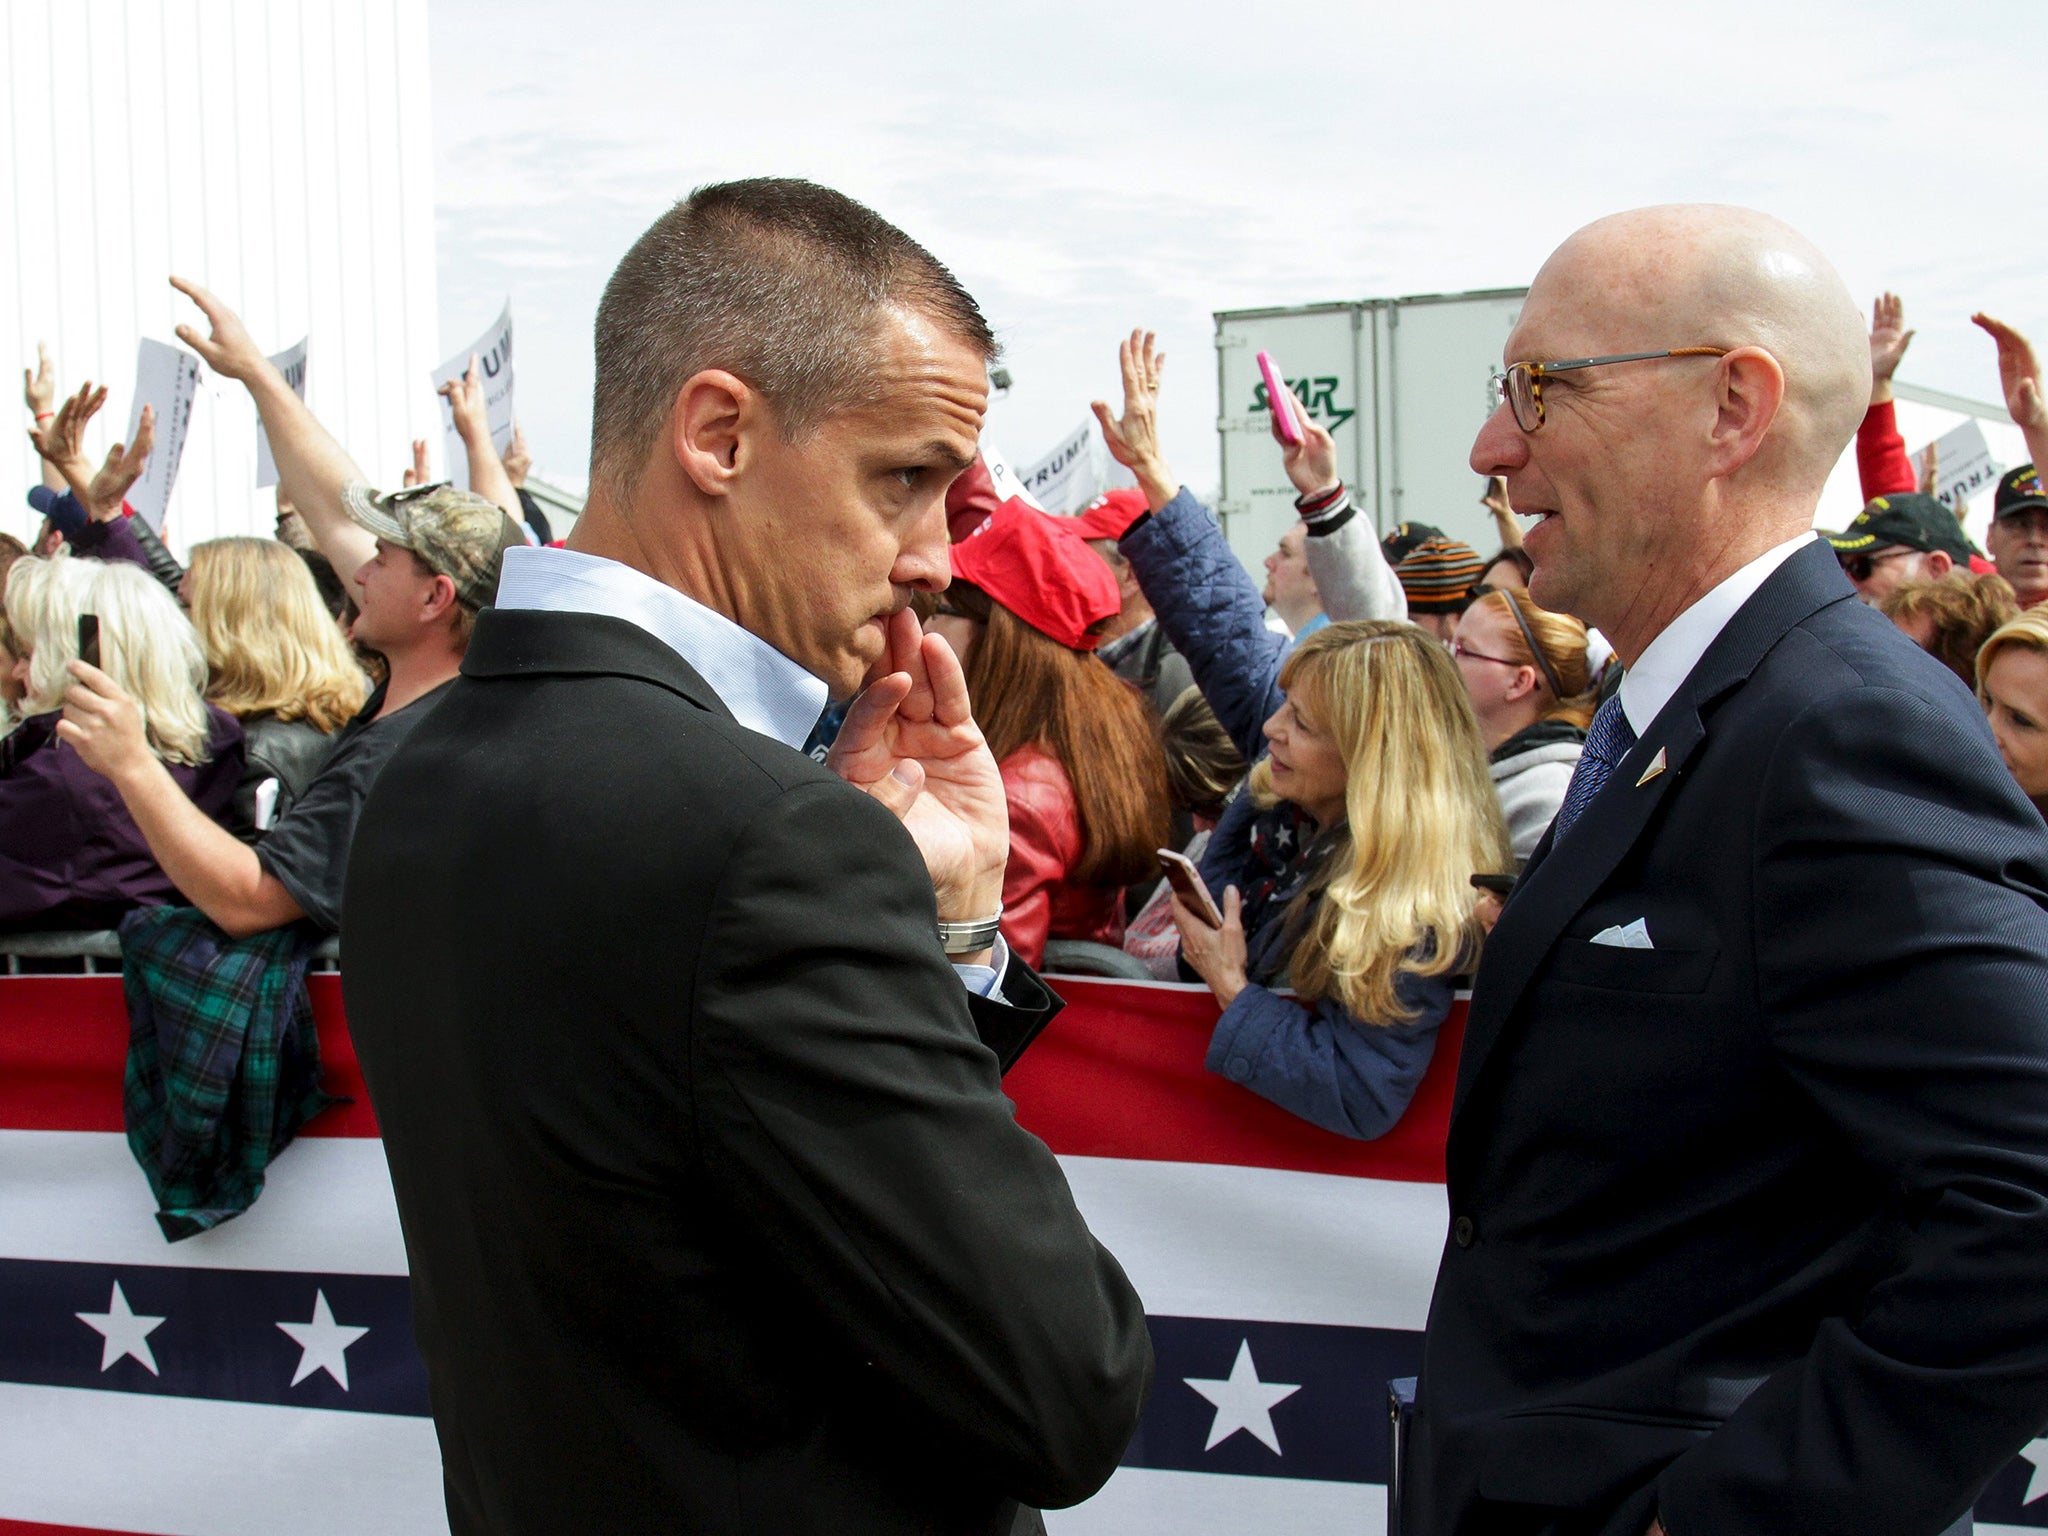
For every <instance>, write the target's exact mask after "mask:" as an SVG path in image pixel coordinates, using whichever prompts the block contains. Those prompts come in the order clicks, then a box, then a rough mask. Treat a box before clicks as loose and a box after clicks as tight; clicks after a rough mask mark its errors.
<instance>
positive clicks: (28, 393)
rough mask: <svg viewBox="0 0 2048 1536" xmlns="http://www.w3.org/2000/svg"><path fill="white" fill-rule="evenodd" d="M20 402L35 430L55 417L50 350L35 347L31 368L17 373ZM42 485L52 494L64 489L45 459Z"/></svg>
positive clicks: (55, 403) (58, 476)
mask: <svg viewBox="0 0 2048 1536" xmlns="http://www.w3.org/2000/svg"><path fill="white" fill-rule="evenodd" d="M21 399H22V403H23V404H24V405H26V406H27V407H28V409H29V414H30V415H31V416H33V417H34V418H35V425H36V426H37V427H40V426H42V424H43V423H44V422H46V421H49V420H51V419H52V418H54V417H55V416H56V414H57V369H56V365H55V364H53V363H52V362H51V361H50V349H49V348H48V347H46V346H44V345H43V344H42V343H41V342H40V341H39V342H37V343H36V365H35V367H33V368H24V369H22V370H21ZM43 484H45V485H47V486H48V487H49V488H50V489H51V490H53V491H61V490H63V489H64V477H63V476H62V475H61V474H59V473H58V471H57V466H56V465H54V464H52V463H51V462H50V461H49V460H48V459H44V460H43Z"/></svg>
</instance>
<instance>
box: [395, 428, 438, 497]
mask: <svg viewBox="0 0 2048 1536" xmlns="http://www.w3.org/2000/svg"><path fill="white" fill-rule="evenodd" d="M401 478H402V480H403V481H404V483H405V485H406V487H407V489H410V488H411V487H413V486H415V485H426V484H427V483H428V482H430V481H431V480H432V479H433V478H434V471H433V467H432V466H431V465H430V464H429V463H428V462H427V440H426V439H425V438H424V437H416V438H414V439H413V440H412V467H411V468H410V469H408V470H407V471H406V472H405V474H404V475H403V476H402V477H401Z"/></svg>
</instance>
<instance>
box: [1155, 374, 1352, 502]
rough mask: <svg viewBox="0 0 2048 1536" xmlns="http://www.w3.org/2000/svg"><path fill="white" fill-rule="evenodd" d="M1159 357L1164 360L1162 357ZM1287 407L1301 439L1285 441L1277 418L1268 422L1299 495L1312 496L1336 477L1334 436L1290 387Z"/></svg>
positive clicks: (1327, 487)
mask: <svg viewBox="0 0 2048 1536" xmlns="http://www.w3.org/2000/svg"><path fill="white" fill-rule="evenodd" d="M1161 360H1162V361H1164V359H1163V358H1162V359H1161ZM1287 408H1288V410H1289V411H1290V412H1291V413H1292V414H1293V417H1294V424H1295V426H1297V427H1299V428H1300V429H1301V441H1300V442H1298V443H1290V442H1288V441H1287V439H1286V438H1284V437H1282V436H1281V435H1280V424H1279V423H1278V422H1269V423H1268V425H1269V426H1270V428H1271V430H1272V433H1273V441H1274V442H1276V443H1278V444H1279V445H1280V463H1281V466H1282V467H1283V468H1285V469H1286V471H1287V478H1288V479H1289V480H1290V481H1292V482H1293V484H1294V488H1295V489H1296V490H1297V491H1299V492H1300V493H1301V494H1302V495H1304V496H1313V495H1315V494H1316V492H1318V491H1327V490H1329V489H1330V488H1331V487H1332V486H1334V485H1335V484H1336V483H1337V479H1338V476H1337V440H1336V439H1335V438H1333V437H1332V436H1330V434H1329V433H1328V432H1327V431H1325V430H1324V429H1323V428H1322V427H1320V426H1318V425H1316V423H1315V421H1314V420H1313V419H1312V418H1311V417H1310V415H1309V411H1308V406H1307V405H1306V404H1305V403H1304V402H1303V400H1302V398H1301V396H1299V395H1297V394H1296V393H1295V392H1294V391H1293V390H1291V389H1290V390H1289V391H1288V392H1287ZM1268 414H1269V415H1270V413H1268Z"/></svg>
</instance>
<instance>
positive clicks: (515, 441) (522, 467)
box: [504, 421, 533, 517]
mask: <svg viewBox="0 0 2048 1536" xmlns="http://www.w3.org/2000/svg"><path fill="white" fill-rule="evenodd" d="M504 464H505V478H506V479H507V480H510V481H511V482H512V488H513V489H514V490H517V489H518V488H519V487H521V486H523V485H525V484H526V476H527V473H528V471H530V470H531V469H532V468H533V455H532V454H531V453H529V452H528V451H527V447H526V433H525V432H524V431H523V430H522V429H521V427H520V425H519V423H518V422H516V421H515V422H513V423H512V446H511V447H509V448H507V449H506V450H505V455H504ZM512 515H513V516H514V517H517V516H519V513H518V512H516V511H515V512H513V514H512Z"/></svg>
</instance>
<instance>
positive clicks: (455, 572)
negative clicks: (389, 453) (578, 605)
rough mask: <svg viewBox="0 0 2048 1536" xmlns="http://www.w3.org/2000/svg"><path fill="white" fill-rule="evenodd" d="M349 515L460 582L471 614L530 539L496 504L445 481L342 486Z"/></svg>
mask: <svg viewBox="0 0 2048 1536" xmlns="http://www.w3.org/2000/svg"><path fill="white" fill-rule="evenodd" d="M341 504H342V506H343V507H345V508H346V509H347V511H348V515H349V516H350V517H351V518H353V519H355V521H356V522H357V523H358V524H359V525H360V526H362V527H363V528H366V529H368V530H369V531H370V532H371V533H373V534H375V535H376V536H377V537H378V538H380V539H382V540H383V541H384V542H385V543H387V544H395V545H397V546H398V547H399V548H400V549H409V550H411V551H412V552H413V553H414V554H415V555H417V556H419V558H420V560H421V562H422V563H423V564H424V565H425V566H426V567H427V569H428V570H430V571H433V572H435V573H436V574H438V575H442V576H446V577H447V578H448V579H449V580H450V581H452V582H454V583H455V595H456V596H457V597H458V598H460V599H461V600H462V603H463V606H464V607H466V608H469V609H471V610H472V611H474V610H476V609H479V608H488V607H489V606H490V605H491V604H492V603H493V602H494V601H495V600H496V599H497V596H498V565H499V562H500V561H501V560H502V559H503V557H504V554H505V551H506V550H508V549H510V548H512V547H513V546H514V545H518V544H524V543H525V542H526V535H525V534H524V533H523V532H522V531H521V530H520V527H519V525H518V524H517V523H515V522H513V521H512V519H511V518H509V517H507V516H506V515H505V513H504V512H503V511H502V510H501V509H500V508H499V507H498V505H497V504H496V503H495V502H489V501H486V500H484V498H483V497H481V496H477V495H474V494H472V493H471V492H469V491H461V490H457V489H456V488H455V487H454V486H453V485H451V484H449V483H447V482H446V481H443V482H441V483H440V484H438V485H415V486H409V487H407V488H406V489H405V490H402V491H392V492H390V493H389V494H385V495H380V494H379V493H378V492H376V491H373V490H371V489H370V488H369V487H368V486H367V485H365V484H363V482H362V481H360V480H356V481H351V482H350V483H349V484H348V485H345V486H343V487H342V491H341Z"/></svg>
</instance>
